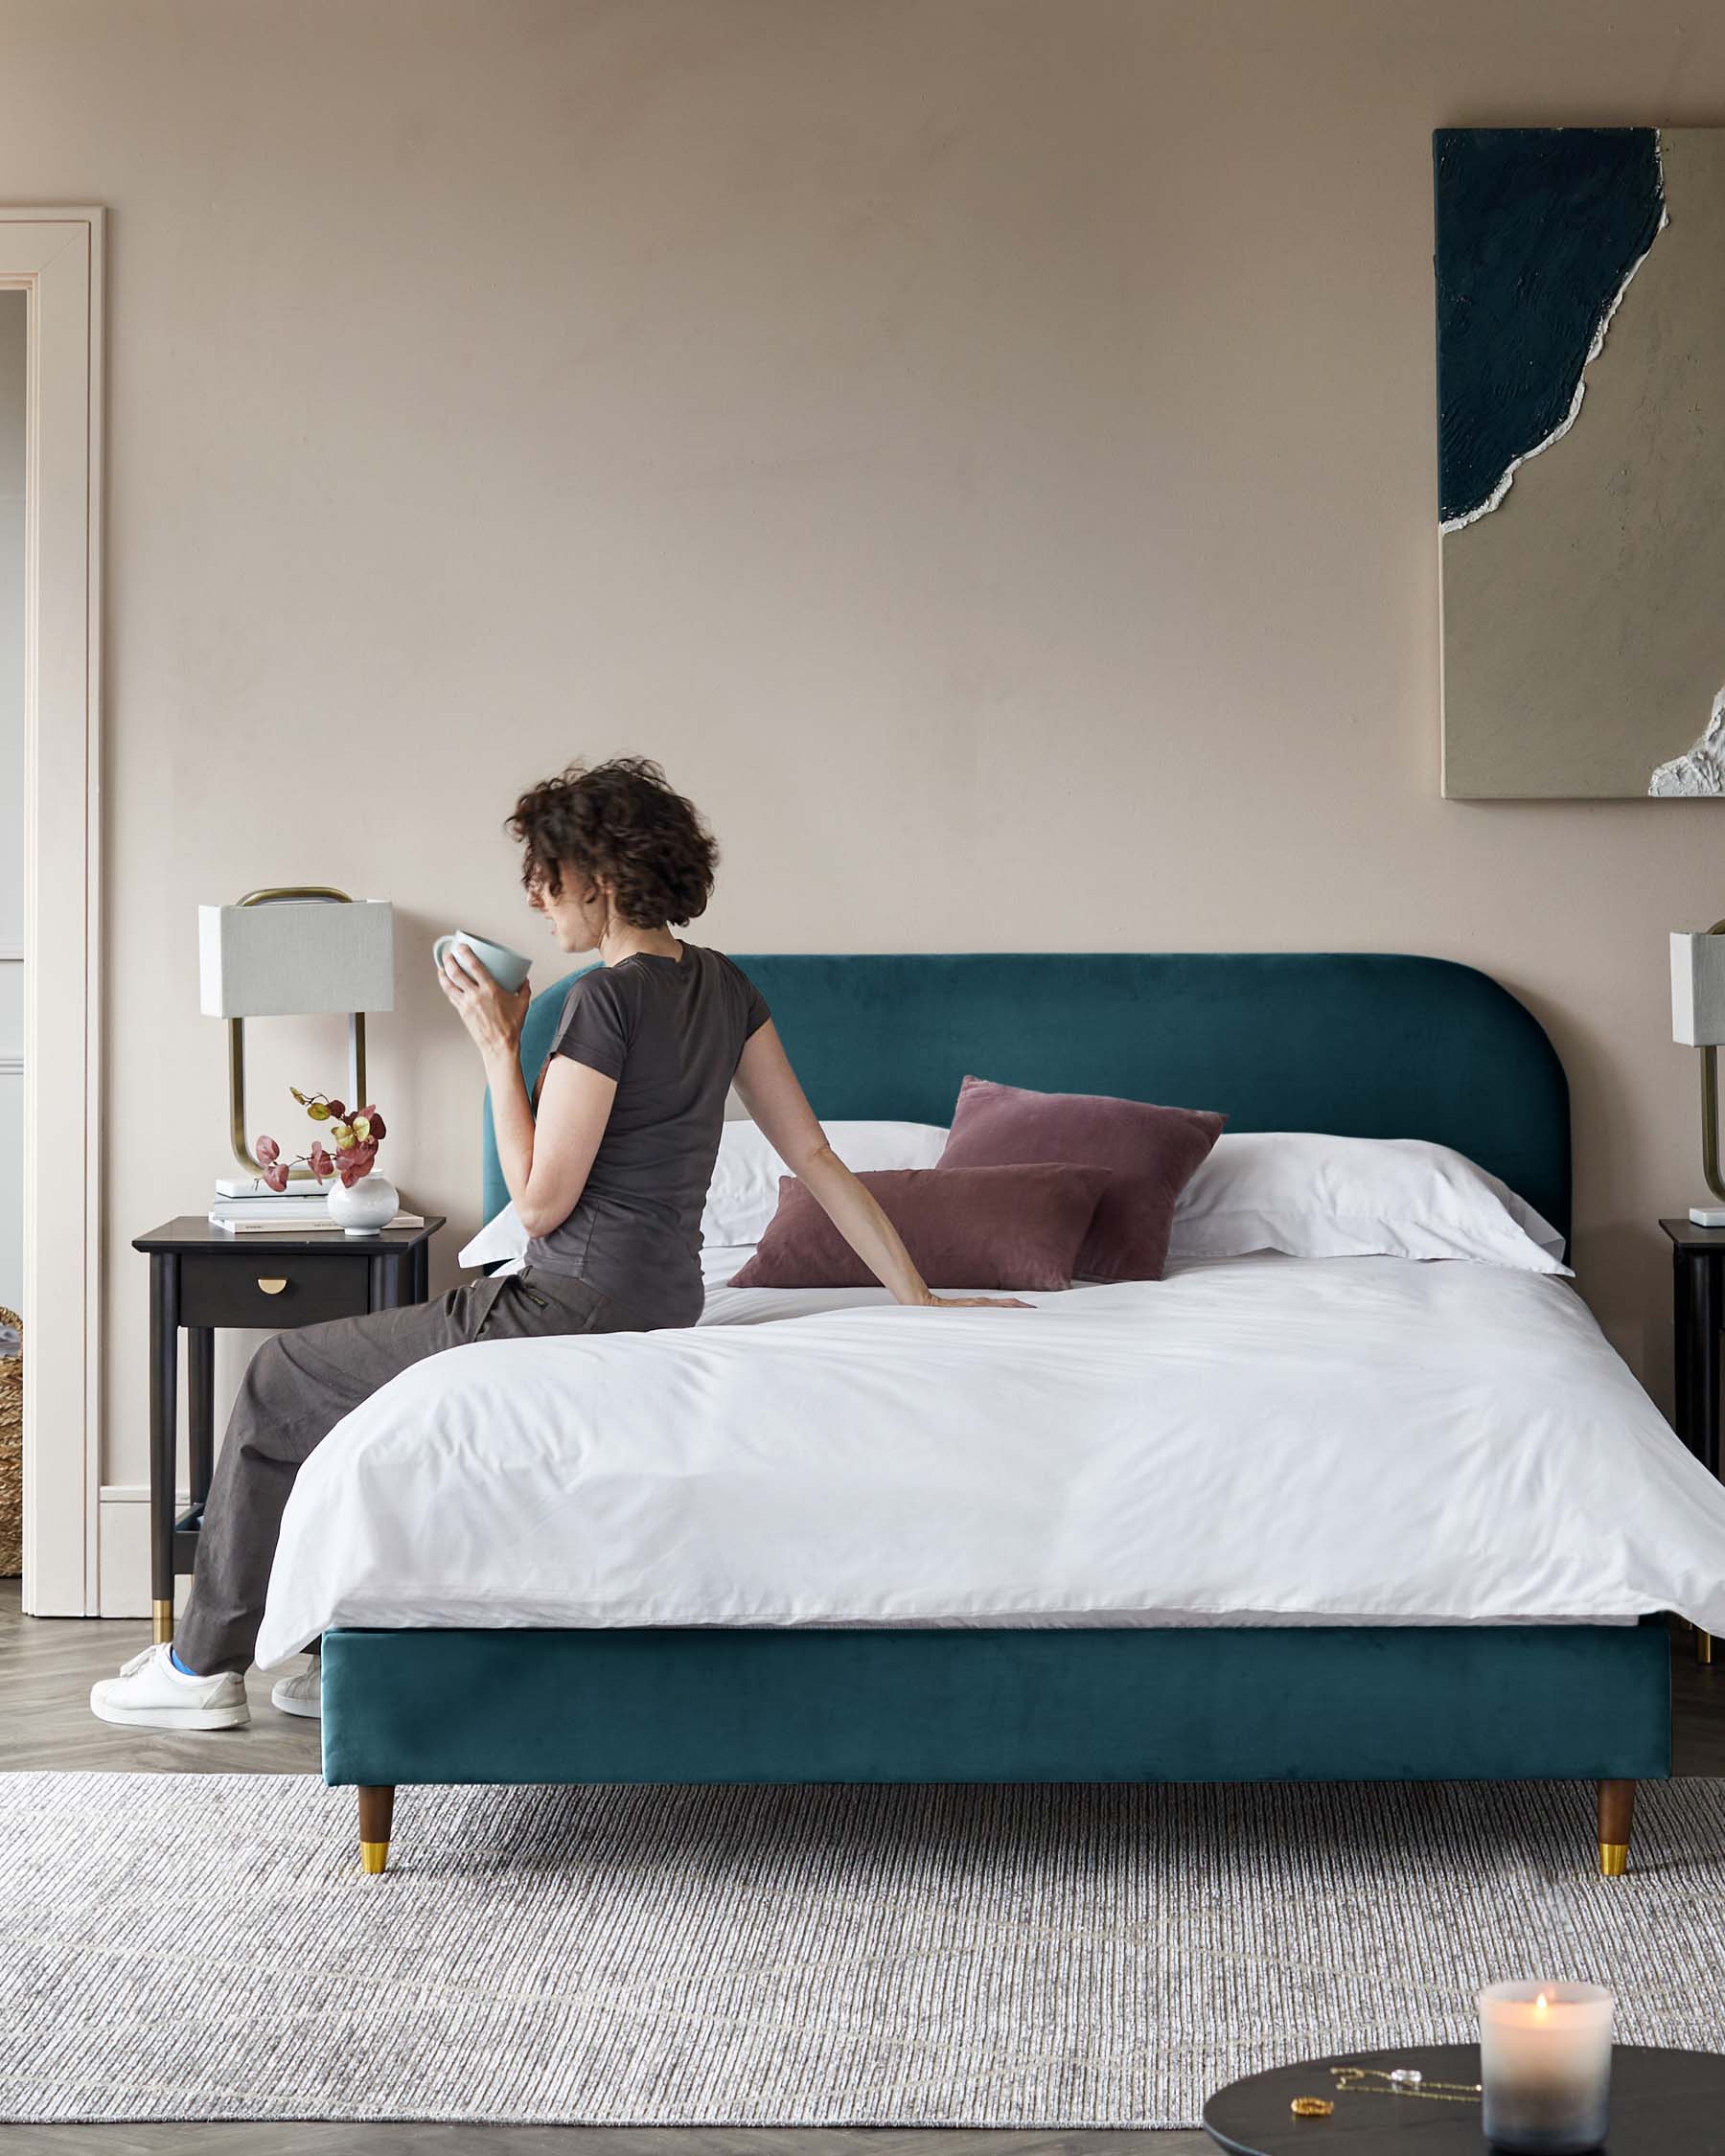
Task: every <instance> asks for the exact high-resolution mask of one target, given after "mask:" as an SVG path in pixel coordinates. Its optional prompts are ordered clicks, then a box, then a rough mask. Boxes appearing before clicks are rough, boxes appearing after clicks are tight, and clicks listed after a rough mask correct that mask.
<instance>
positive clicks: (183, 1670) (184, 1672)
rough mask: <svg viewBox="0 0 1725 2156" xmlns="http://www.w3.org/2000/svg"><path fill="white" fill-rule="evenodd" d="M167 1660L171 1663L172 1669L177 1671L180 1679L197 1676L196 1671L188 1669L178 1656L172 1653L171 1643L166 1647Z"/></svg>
mask: <svg viewBox="0 0 1725 2156" xmlns="http://www.w3.org/2000/svg"><path fill="white" fill-rule="evenodd" d="M168 1660H169V1661H170V1662H171V1663H173V1666H174V1668H175V1669H177V1670H178V1671H179V1673H180V1675H181V1676H182V1677H196V1675H197V1672H196V1669H188V1668H187V1667H186V1665H185V1663H183V1662H181V1660H180V1658H179V1657H178V1655H176V1654H175V1653H174V1651H173V1642H172V1641H170V1643H169V1647H168Z"/></svg>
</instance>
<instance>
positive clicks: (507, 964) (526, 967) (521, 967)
mask: <svg viewBox="0 0 1725 2156" xmlns="http://www.w3.org/2000/svg"><path fill="white" fill-rule="evenodd" d="M457 944H459V945H462V946H463V947H465V948H466V949H467V950H469V951H471V952H472V953H473V956H474V957H475V958H477V959H478V961H479V963H480V964H481V965H482V966H483V967H484V968H485V970H486V972H487V973H488V974H490V975H491V977H492V978H493V980H495V982H496V984H497V986H498V987H499V988H500V989H502V990H503V992H504V994H505V995H509V996H513V995H514V994H515V992H516V990H517V988H519V987H520V985H521V983H522V982H523V981H524V980H525V979H526V978H527V975H528V974H529V973H530V972H531V971H532V967H533V960H532V959H531V958H524V957H523V956H522V955H521V953H520V952H518V951H511V950H510V948H509V946H508V944H506V943H487V942H486V940H485V938H484V937H483V936H473V935H469V933H468V931H467V930H466V929H456V930H455V932H454V934H453V935H448V936H439V937H438V939H437V941H436V942H435V943H434V944H433V945H432V946H431V951H432V954H433V956H434V957H435V958H436V960H437V970H438V972H439V973H442V972H443V966H444V953H445V952H447V951H449V949H450V948H451V946H453V945H457ZM455 963H456V964H457V965H458V966H459V965H461V960H460V958H459V957H457V959H456V961H455ZM463 971H464V972H467V971H471V969H470V968H463Z"/></svg>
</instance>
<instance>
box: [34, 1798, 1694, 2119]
mask: <svg viewBox="0 0 1725 2156" xmlns="http://www.w3.org/2000/svg"><path fill="white" fill-rule="evenodd" d="M1591 1812H1592V1792H1591V1791H1590V1790H1584V1789H1581V1788H1577V1787H1576V1786H1574V1785H1567V1786H1566V1785H1562V1784H1551V1783H1546V1784H1535V1785H1523V1786H1521V1787H1510V1788H1492V1787H1489V1786H1482V1785H1472V1784H1459V1785H1449V1786H1410V1787H1400V1786H1390V1787H1378V1788H1371V1787H1362V1786H1358V1785H1351V1786H1346V1785H1345V1786H1336V1787H1329V1788H1319V1789H1297V1788H1187V1789H1158V1788H1137V1787H1134V1788H1091V1787H1085V1788H1077V1787H1051V1788H1034V1787H1030V1788H981V1787H961V1788H912V1789H895V1788H882V1789H859V1788H833V1787H827V1788H814V1789H739V1788H715V1789H701V1788H687V1787H681V1788H669V1789H641V1788H631V1789H517V1790H509V1789H495V1790H494V1789H475V1790H461V1789H442V1790H434V1789H404V1790H403V1792H402V1793H401V1796H400V1797H399V1799H398V1800H397V1804H396V1837H397V1838H396V1843H395V1853H394V1859H393V1867H394V1868H393V1869H391V1870H390V1871H389V1872H388V1873H387V1874H385V1875H384V1876H382V1877H380V1878H367V1877H366V1876H365V1875H364V1874H363V1873H362V1872H361V1871H360V1869H359V1866H358V1861H357V1847H356V1828H355V1823H354V1813H355V1805H354V1797H353V1792H352V1791H351V1790H326V1789H325V1788H324V1787H323V1786H322V1784H321V1783H320V1782H318V1781H316V1780H315V1779H312V1778H308V1777H305V1776H289V1775H279V1776H278V1775H267V1776H265V1775H217V1776H196V1777H195V1776H190V1775H100V1774H16V1775H5V1776H0V2118H5V2119H8V2120H12V2121H25V2120H28V2121H50V2120H104V2119H105V2120H146V2119H186V2120H192V2119H362V2120H385V2119H424V2120H433V2119H435V2120H452V2121H470V2122H479V2121H495V2122H545V2121H550V2122H571V2123H573V2122H587V2123H610V2124H621V2123H633V2124H652V2125H685V2124H697V2123H704V2124H746V2125H769V2124H795V2125H810V2124H818V2123H857V2124H883V2125H885V2124H930V2125H977V2126H985V2125H1009V2126H1101V2125H1118V2126H1161V2125H1191V2124H1193V2123H1195V2122H1196V2121H1197V2119H1198V2116H1199V2112H1200V2109H1201V2106H1202V2104H1203V2101H1204V2098H1205V2096H1206V2095H1207V2093H1208V2092H1209V2091H1210V2090H1211V2089H1212V2088H1214V2087H1215V2086H1216V2085H1218V2084H1219V2083H1221V2082H1224V2081H1227V2080H1230V2079H1232V2078H1233V2077H1234V2076H1236V2075H1240V2074H1248V2073H1252V2072H1254V2071H1256V2070H1257V2069H1259V2068H1261V2067H1265V2066H1270V2065H1273V2064H1276V2063H1277V2062H1278V2061H1282V2060H1287V2059H1292V2058H1298V2057H1299V2056H1301V2055H1302V2054H1310V2053H1319V2052H1335V2051H1344V2050H1350V2049H1363V2048H1367V2047H1372V2046H1385V2047H1388V2046H1392V2045H1395V2044H1397V2043H1400V2042H1404V2041H1405V2042H1414V2041H1417V2040H1422V2039H1423V2040H1449V2039H1460V2038H1465V2037H1466V2036H1468V2035H1469V2034H1470V2033H1471V2030H1472V2026H1473V2006H1472V2001H1473V1993H1474V1990H1475V1988H1476V1986H1477V1985H1479V1984H1481V1983H1483V1982H1485V1981H1487V1980H1489V1979H1492V1978H1497V1977H1508V1976H1525V1975H1556V1976H1565V1977H1588V1978H1594V1979H1597V1980H1599V1981H1602V1982H1604V1983H1607V1984H1611V1985H1613V1986H1614V1988H1615V1989H1616V1990H1617V1992H1618V1994H1619V1996H1620V2000H1621V2002H1622V2003H1621V2006H1620V2009H1619V2023H1618V2027H1619V2032H1620V2034H1621V2035H1622V2037H1623V2038H1624V2039H1625V2040H1627V2041H1633V2042H1640V2043H1668V2044H1679V2045H1687V2046H1692V2047H1694V2048H1696V2049H1699V2050H1720V2049H1725V2000H1722V1998H1721V1987H1720V1984H1719V1981H1718V1977H1719V1971H1720V1970H1721V1968H1725V1782H1719V1781H1686V1782H1673V1783H1669V1784H1663V1785H1662V1784H1652V1785H1648V1786H1645V1787H1644V1789H1643V1791H1642V1798H1641V1807H1640V1817H1639V1819H1638V1821H1637V1823H1636V1833H1635V1844H1634V1849H1633V1856H1632V1862H1633V1864H1634V1867H1635V1869H1634V1870H1633V1871H1632V1872H1631V1873H1630V1875H1629V1876H1628V1877H1627V1878H1624V1879H1620V1880H1602V1879H1599V1877H1598V1876H1597V1875H1596V1874H1595V1872H1594V1869H1593V1865H1594V1848H1593V1825H1592V1818H1591Z"/></svg>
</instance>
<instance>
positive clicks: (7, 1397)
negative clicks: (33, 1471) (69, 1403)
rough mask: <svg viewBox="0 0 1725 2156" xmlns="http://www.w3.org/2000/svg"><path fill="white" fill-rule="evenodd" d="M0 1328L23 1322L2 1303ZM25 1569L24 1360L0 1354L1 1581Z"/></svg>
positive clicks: (22, 1325)
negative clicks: (0, 1326)
mask: <svg viewBox="0 0 1725 2156" xmlns="http://www.w3.org/2000/svg"><path fill="white" fill-rule="evenodd" d="M0 1325H15V1326H16V1327H17V1328H18V1331H19V1333H20V1334H22V1332H23V1330H24V1320H23V1319H21V1318H20V1317H19V1316H18V1314H17V1312H16V1311H15V1310H8V1309H7V1308H6V1306H5V1305H4V1304H3V1303H0ZM23 1570H24V1358H23V1356H21V1355H0V1579H12V1578H14V1577H15V1576H16V1575H17V1574H18V1573H19V1572H21V1571H23Z"/></svg>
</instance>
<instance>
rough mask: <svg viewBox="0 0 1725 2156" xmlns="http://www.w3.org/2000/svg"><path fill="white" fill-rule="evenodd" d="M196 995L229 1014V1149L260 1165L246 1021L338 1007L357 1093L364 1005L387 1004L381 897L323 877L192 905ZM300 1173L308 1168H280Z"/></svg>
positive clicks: (358, 1094) (387, 949)
mask: <svg viewBox="0 0 1725 2156" xmlns="http://www.w3.org/2000/svg"><path fill="white" fill-rule="evenodd" d="M197 952H198V974H199V993H198V1002H199V1007H200V1008H201V1009H202V1011H203V1013H204V1015H205V1017H206V1018H224V1019H226V1020H227V1021H228V1113H229V1116H230V1119H231V1126H232V1135H233V1141H234V1158H235V1159H236V1160H238V1161H239V1163H240V1165H241V1166H242V1168H245V1169H247V1170H249V1171H250V1173H251V1174H252V1175H253V1176H261V1175H262V1174H263V1172H264V1167H263V1163H262V1161H260V1160H259V1159H258V1158H257V1157H256V1155H255V1154H254V1153H253V1152H252V1150H251V1148H250V1146H249V1145H247V1143H246V1141H245V1021H246V1020H247V1019H248V1018H284V1017H288V1016H298V1015H299V1014H301V1013H304V1012H312V1011H345V1012H346V1013H347V1020H348V1087H349V1092H348V1105H349V1106H350V1107H353V1108H358V1107H360V1106H362V1105H363V1103H364V1100H365V1013H366V1012H367V1011H391V1010H394V1008H395V914H394V910H393V908H392V907H391V906H390V905H389V902H388V901H387V900H386V899H352V898H349V896H348V894H347V893H346V892H345V891H337V890H333V889H331V888H330V886H329V885H328V884H325V883H303V884H295V885H285V886H283V887H281V888H278V889H274V890H264V891H247V892H246V894H245V896H244V897H243V898H242V900H241V901H240V902H239V904H238V905H237V906H199V907H198V909H197ZM288 1173H289V1175H290V1177H291V1178H292V1179H293V1180H294V1181H301V1182H303V1181H306V1180H307V1179H308V1177H309V1176H310V1174H311V1170H310V1169H307V1168H294V1169H290V1170H289V1171H288Z"/></svg>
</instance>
